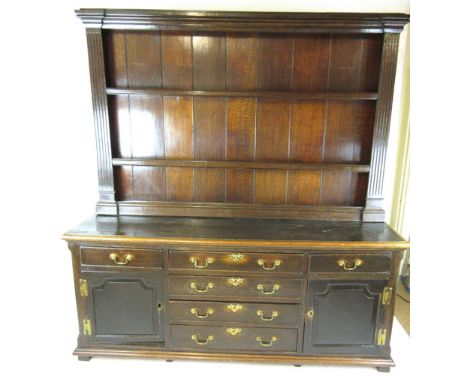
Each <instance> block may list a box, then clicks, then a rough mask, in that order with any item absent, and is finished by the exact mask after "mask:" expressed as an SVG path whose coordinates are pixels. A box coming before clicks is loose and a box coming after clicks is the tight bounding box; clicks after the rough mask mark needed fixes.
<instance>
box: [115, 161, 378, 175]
mask: <svg viewBox="0 0 468 382" xmlns="http://www.w3.org/2000/svg"><path fill="white" fill-rule="evenodd" d="M112 164H113V165H114V166H154V167H191V168H236V169H272V170H275V169H276V170H313V171H349V172H362V173H366V172H369V165H364V164H341V163H274V162H271V163H270V162H236V161H202V160H176V159H136V158H134V159H129V158H113V159H112Z"/></svg>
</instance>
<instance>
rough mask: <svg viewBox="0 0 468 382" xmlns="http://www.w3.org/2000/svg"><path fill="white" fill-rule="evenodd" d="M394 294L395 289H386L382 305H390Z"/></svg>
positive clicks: (383, 293)
mask: <svg viewBox="0 0 468 382" xmlns="http://www.w3.org/2000/svg"><path fill="white" fill-rule="evenodd" d="M392 292H393V288H391V287H385V288H384V290H383V292H382V305H390V302H391V301H392Z"/></svg>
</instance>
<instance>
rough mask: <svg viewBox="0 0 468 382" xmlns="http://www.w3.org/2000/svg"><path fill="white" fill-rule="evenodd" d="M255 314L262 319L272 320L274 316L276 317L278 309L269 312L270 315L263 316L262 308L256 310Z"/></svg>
mask: <svg viewBox="0 0 468 382" xmlns="http://www.w3.org/2000/svg"><path fill="white" fill-rule="evenodd" d="M257 316H259V317H260V319H261V320H262V321H273V320H274V319H275V318H276V317H278V311H277V310H274V311H273V312H271V316H270V317H265V314H264V313H263V310H257Z"/></svg>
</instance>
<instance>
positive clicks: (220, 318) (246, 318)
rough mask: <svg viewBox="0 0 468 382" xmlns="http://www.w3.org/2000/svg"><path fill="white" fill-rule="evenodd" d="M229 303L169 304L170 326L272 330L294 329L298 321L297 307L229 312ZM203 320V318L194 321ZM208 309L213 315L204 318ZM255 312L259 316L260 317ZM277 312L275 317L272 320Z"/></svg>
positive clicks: (254, 306)
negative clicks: (232, 326) (185, 325)
mask: <svg viewBox="0 0 468 382" xmlns="http://www.w3.org/2000/svg"><path fill="white" fill-rule="evenodd" d="M229 305H230V304H229V303H221V302H211V301H209V302H198V301H190V302H189V301H170V302H169V312H170V313H169V315H170V316H171V318H172V320H173V323H191V324H192V325H193V324H195V325H197V324H205V323H210V322H212V323H217V324H221V323H226V324H229V325H232V324H233V323H241V324H243V325H247V326H252V325H260V326H267V327H271V326H273V327H275V326H280V325H281V326H293V327H295V326H296V325H297V323H298V320H299V305H297V304H265V303H249V302H247V303H245V302H243V303H241V304H234V305H236V307H237V309H239V310H235V309H236V308H234V311H233V310H230V309H229ZM193 309H195V313H196V314H198V316H206V318H200V317H197V316H196V315H195V314H194V313H193ZM207 309H212V311H213V312H214V313H213V314H211V315H210V314H206V312H207ZM258 311H260V312H262V314H261V315H259V314H258ZM273 312H276V314H277V315H274V316H272V313H273ZM262 317H264V318H268V319H270V318H272V320H265V319H263V320H262Z"/></svg>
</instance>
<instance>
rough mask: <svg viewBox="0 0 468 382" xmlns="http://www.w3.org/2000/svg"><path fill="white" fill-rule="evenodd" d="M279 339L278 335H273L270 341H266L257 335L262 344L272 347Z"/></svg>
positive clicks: (259, 342)
mask: <svg viewBox="0 0 468 382" xmlns="http://www.w3.org/2000/svg"><path fill="white" fill-rule="evenodd" d="M277 339H278V338H277V337H274V336H273V337H271V338H270V341H264V340H263V338H262V337H257V342H258V344H259V345H260V346H263V347H270V346H273V343H275V342H276V340H277Z"/></svg>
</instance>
